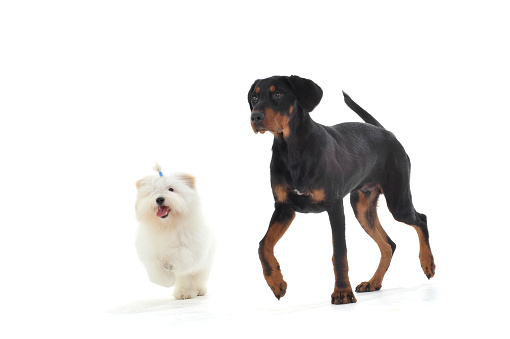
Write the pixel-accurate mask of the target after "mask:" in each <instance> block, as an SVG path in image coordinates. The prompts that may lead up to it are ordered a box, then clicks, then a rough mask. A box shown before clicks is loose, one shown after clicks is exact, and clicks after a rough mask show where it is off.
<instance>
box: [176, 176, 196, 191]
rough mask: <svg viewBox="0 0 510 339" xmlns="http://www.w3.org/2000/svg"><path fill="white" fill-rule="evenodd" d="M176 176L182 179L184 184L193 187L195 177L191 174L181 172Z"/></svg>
mask: <svg viewBox="0 0 510 339" xmlns="http://www.w3.org/2000/svg"><path fill="white" fill-rule="evenodd" d="M178 177H179V179H181V180H183V181H184V182H185V183H186V185H188V186H189V187H191V188H193V189H195V184H196V181H197V179H196V178H195V177H194V176H192V175H191V174H185V173H181V174H179V175H178Z"/></svg>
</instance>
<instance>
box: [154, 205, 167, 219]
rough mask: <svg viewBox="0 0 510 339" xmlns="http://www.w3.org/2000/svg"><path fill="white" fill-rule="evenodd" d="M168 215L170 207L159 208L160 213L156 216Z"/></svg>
mask: <svg viewBox="0 0 510 339" xmlns="http://www.w3.org/2000/svg"><path fill="white" fill-rule="evenodd" d="M167 214H168V207H167V206H159V207H158V213H157V214H156V215H157V216H158V217H160V218H161V217H164V216H165V215H167Z"/></svg>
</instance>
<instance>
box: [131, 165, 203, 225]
mask: <svg viewBox="0 0 510 339" xmlns="http://www.w3.org/2000/svg"><path fill="white" fill-rule="evenodd" d="M154 170H156V171H157V172H159V175H151V176H146V177H145V178H143V179H140V180H138V181H137V182H136V188H137V190H138V194H137V197H136V204H135V209H136V218H137V219H138V221H139V222H141V223H149V224H159V225H161V226H164V225H167V224H171V223H173V222H174V221H176V219H179V218H181V217H184V216H187V215H188V214H190V213H192V212H193V211H192V210H193V209H194V208H195V207H196V206H197V204H199V197H198V194H197V192H196V189H195V177H193V176H192V175H189V174H171V175H163V174H162V173H161V168H160V167H159V165H156V166H154Z"/></svg>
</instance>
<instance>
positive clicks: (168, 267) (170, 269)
mask: <svg viewBox="0 0 510 339" xmlns="http://www.w3.org/2000/svg"><path fill="white" fill-rule="evenodd" d="M161 264H162V265H163V267H164V268H166V269H167V270H169V271H173V270H174V269H175V266H174V265H172V264H170V263H169V262H167V261H163V262H161Z"/></svg>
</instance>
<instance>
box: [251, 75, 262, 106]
mask: <svg viewBox="0 0 510 339" xmlns="http://www.w3.org/2000/svg"><path fill="white" fill-rule="evenodd" d="M259 81H260V79H257V80H255V82H254V83H253V85H251V88H250V91H249V92H248V103H249V104H250V111H251V110H252V109H253V104H252V101H251V98H252V95H251V93H252V92H253V89H254V88H255V85H256V84H257V82H259Z"/></svg>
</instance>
